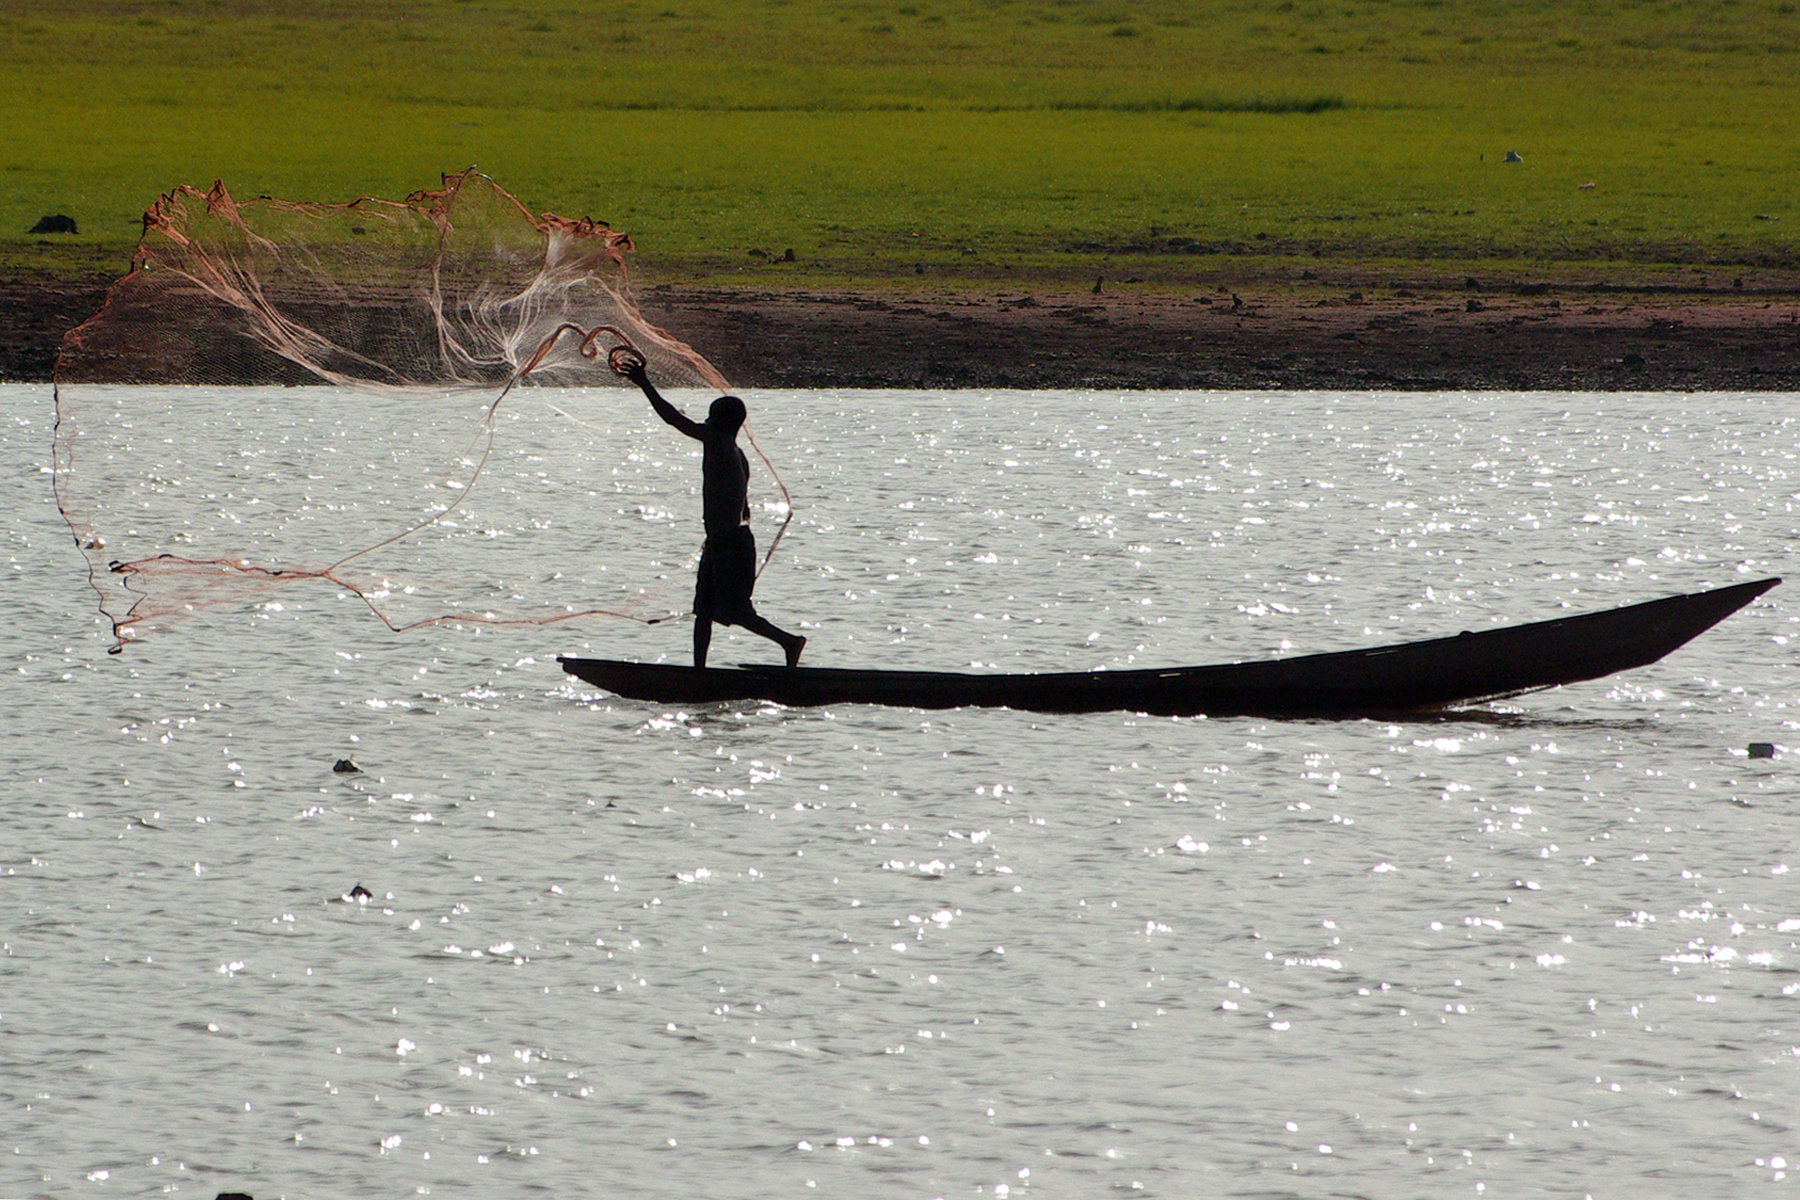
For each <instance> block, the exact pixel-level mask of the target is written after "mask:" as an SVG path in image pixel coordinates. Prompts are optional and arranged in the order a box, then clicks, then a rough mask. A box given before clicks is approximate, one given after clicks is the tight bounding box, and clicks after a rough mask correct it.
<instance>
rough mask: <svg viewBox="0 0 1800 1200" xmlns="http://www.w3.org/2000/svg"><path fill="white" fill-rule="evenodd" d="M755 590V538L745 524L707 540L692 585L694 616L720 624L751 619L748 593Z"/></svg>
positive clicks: (730, 623)
mask: <svg viewBox="0 0 1800 1200" xmlns="http://www.w3.org/2000/svg"><path fill="white" fill-rule="evenodd" d="M755 587H756V538H755V537H754V536H752V535H751V533H750V527H749V526H748V525H739V526H738V527H737V528H736V529H734V530H732V531H731V532H730V533H727V534H723V535H721V536H719V537H710V538H707V539H706V546H705V548H704V549H702V550H701V551H700V576H699V578H698V579H697V580H696V581H695V583H694V616H695V617H696V618H698V619H699V620H702V621H717V622H718V623H719V624H721V625H737V624H741V623H742V622H743V620H744V618H746V617H754V616H755V615H756V609H755V608H754V607H752V606H751V604H750V593H751V591H752V590H754V589H755Z"/></svg>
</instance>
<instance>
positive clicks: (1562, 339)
mask: <svg viewBox="0 0 1800 1200" xmlns="http://www.w3.org/2000/svg"><path fill="white" fill-rule="evenodd" d="M1352 278H1353V277H1352ZM107 282H109V281H107V280H104V279H99V278H87V279H79V280H50V279H35V280H18V281H0V380H3V381H7V382H19V381H31V380H40V381H41V380H47V379H49V378H50V375H51V371H52V370H53V368H54V366H55V361H56V349H57V346H58V345H59V343H60V341H61V338H62V335H63V333H64V332H65V331H66V330H68V329H69V328H71V327H72V326H74V325H76V324H78V323H79V322H80V321H82V320H85V319H86V318H87V317H88V316H90V315H92V314H93V313H94V312H95V311H96V310H97V309H98V308H99V307H100V304H101V302H102V301H103V299H104V297H105V290H106V284H107ZM1055 288H1056V289H1060V290H1052V289H1046V290H1041V291H1037V292H1033V293H1024V292H1018V291H1014V292H986V293H976V292H973V291H967V290H964V291H944V292H941V293H917V294H903V293H900V292H898V291H895V290H875V289H871V290H868V291H829V292H828V291H804V290H791V289H783V290H754V289H725V288H706V287H690V286H681V285H665V286H659V287H654V288H651V289H649V290H648V291H646V292H644V293H642V294H641V295H640V300H641V302H642V305H643V309H644V313H645V315H646V316H647V317H648V318H649V319H650V320H652V321H654V322H656V323H657V324H660V325H663V326H664V327H666V328H667V329H669V330H670V331H672V332H673V333H675V334H676V335H677V336H680V337H682V338H683V339H685V340H687V341H689V342H691V343H692V344H693V345H694V346H695V348H696V349H698V350H700V351H701V353H703V354H705V355H706V356H707V357H708V358H709V359H711V360H712V361H713V362H714V363H715V364H717V365H718V367H719V368H720V369H721V370H722V371H724V372H725V374H726V376H727V377H728V378H730V379H731V380H733V381H734V383H736V384H737V385H739V386H742V387H746V388H750V387H901V388H911V387H932V388H948V387H994V388H1001V387H1006V388H1050V387H1095V388H1335V389H1346V388H1348V389H1370V390H1381V389H1405V390H1444V389H1454V390H1464V389H1468V390H1473V389H1507V390H1521V389H1531V390H1539V389H1542V390H1553V391H1562V390H1578V391H1636V390H1658V391H1661V390H1740V389H1741V390H1757V391H1800V286H1797V285H1796V281H1787V280H1782V281H1770V282H1767V283H1762V284H1760V285H1759V286H1755V287H1751V288H1731V289H1726V290H1714V291H1706V290H1704V289H1689V290H1681V289H1672V288H1667V287H1656V286H1648V285H1643V286H1634V285H1631V284H1617V285H1609V284H1579V285H1577V284H1569V285H1555V286H1552V285H1546V284H1519V283H1516V282H1515V283H1496V284H1491V285H1488V286H1483V285H1482V284H1481V283H1479V282H1474V281H1470V280H1459V281H1454V282H1451V281H1442V282H1440V283H1439V284H1438V285H1437V286H1424V285H1415V286H1410V287H1398V288H1396V287H1381V288H1377V287H1374V286H1370V285H1358V284H1355V283H1348V284H1346V283H1343V282H1338V283H1329V282H1325V281H1308V282H1305V283H1300V284H1296V283H1294V282H1292V281H1279V282H1273V283H1271V284H1269V285H1268V286H1267V287H1258V286H1253V285H1250V284H1246V285H1244V286H1241V287H1239V288H1238V289H1237V291H1236V292H1235V294H1234V293H1233V292H1232V291H1230V290H1227V289H1225V288H1215V289H1213V290H1209V291H1206V292H1202V293H1188V294H1180V295H1178V294H1171V293H1169V292H1168V291H1159V292H1156V293H1145V292H1138V291H1131V290H1126V291H1118V290H1115V289H1113V288H1110V287H1108V286H1106V285H1102V286H1101V290H1100V291H1099V292H1098V293H1096V292H1094V291H1092V290H1091V289H1088V288H1084V289H1080V290H1072V289H1068V288H1067V287H1066V285H1055ZM276 381H277V380H273V379H271V380H252V379H245V380H243V381H242V382H244V383H255V382H276Z"/></svg>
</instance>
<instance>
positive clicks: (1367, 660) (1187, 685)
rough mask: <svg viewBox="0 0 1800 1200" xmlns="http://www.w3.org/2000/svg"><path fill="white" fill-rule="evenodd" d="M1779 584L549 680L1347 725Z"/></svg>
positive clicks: (1462, 699) (588, 661) (1551, 675)
mask: <svg viewBox="0 0 1800 1200" xmlns="http://www.w3.org/2000/svg"><path fill="white" fill-rule="evenodd" d="M1780 582H1781V581H1780V580H1779V579H1760V580H1757V581H1756V582H1754V583H1740V584H1737V585H1735V586H1733V587H1724V588H1716V589H1714V590H1713V591H1710V592H1696V593H1694V594H1693V595H1689V596H1670V597H1669V598H1667V599H1665V600H1652V601H1649V602H1648V603H1645V604H1633V605H1631V606H1629V607H1627V608H1615V609H1612V610H1611V611H1609V612H1600V613H1591V614H1589V615H1587V616H1580V617H1564V618H1562V619H1560V620H1556V621H1539V622H1536V623H1534V624H1531V625H1515V626H1512V627H1510V628H1506V629H1494V630H1489V631H1486V632H1483V633H1463V634H1461V635H1460V636H1458V637H1447V638H1437V639H1435V640H1433V641H1428V642H1408V643H1405V644H1403V645H1398V646H1378V647H1374V648H1371V649H1367V650H1345V651H1341V652H1339V653H1336V654H1309V655H1304V656H1301V657H1296V658H1280V659H1270V660H1267V661H1263V662H1247V663H1228V664H1224V665H1220V666H1211V667H1172V668H1164V669H1162V670H1147V671H1145V670H1131V671H1071V672H1064V673H1058V674H1042V675H1005V674H994V675H972V674H968V673H966V672H960V671H855V670H840V669H836V668H825V667H798V668H793V669H789V668H786V667H775V666H769V667H762V666H743V667H726V668H718V667H709V668H704V669H698V668H694V667H682V666H672V665H667V664H658V663H628V662H614V661H612V660H610V659H601V658H562V659H559V660H558V661H560V662H561V663H562V665H563V670H565V671H567V672H568V673H569V674H571V675H575V676H579V677H580V678H581V679H583V680H586V681H587V682H588V683H591V684H593V685H594V686H595V687H599V688H603V689H604V690H606V691H609V692H614V693H616V694H618V695H621V696H626V697H630V698H632V699H637V700H655V701H659V702H662V703H667V704H707V703H713V702H719V701H732V700H769V701H774V702H775V703H778V704H786V705H790V706H803V705H819V704H891V705H899V706H903V707H908V708H960V707H964V706H970V705H974V706H993V707H1006V708H1017V709H1024V710H1027V711H1031V712H1047V713H1079V712H1106V711H1110V710H1114V709H1125V710H1130V711H1134V712H1144V713H1155V714H1159V715H1165V716H1195V715H1199V714H1201V713H1205V714H1208V715H1210V716H1270V717H1348V716H1357V715H1362V714H1383V713H1402V712H1417V711H1429V710H1432V709H1440V708H1444V707H1447V706H1450V705H1456V704H1468V703H1473V702H1476V701H1481V700H1495V699H1499V698H1501V697H1503V696H1516V695H1518V694H1520V693H1521V692H1530V691H1536V690H1538V689H1540V688H1548V687H1555V686H1557V685H1558V684H1563V683H1575V682H1578V681H1580V680H1583V679H1598V678H1599V677H1601V676H1603V675H1610V674H1612V673H1613V672H1615V671H1623V670H1626V669H1628V668H1631V667H1641V666H1644V665H1645V664H1647V663H1653V662H1655V661H1656V660H1657V659H1659V658H1661V657H1662V656H1663V655H1665V654H1667V653H1669V652H1670V651H1671V650H1674V649H1675V648H1676V647H1677V646H1680V645H1682V644H1683V643H1685V642H1687V641H1688V640H1690V639H1691V638H1694V637H1697V636H1698V635H1700V634H1701V633H1704V632H1705V631H1706V630H1708V629H1710V628H1712V627H1713V626H1714V625H1716V624H1718V623H1719V622H1720V621H1723V620H1724V619H1725V618H1726V617H1728V616H1730V615H1731V614H1732V613H1734V612H1736V611H1737V610H1738V609H1740V608H1742V607H1744V606H1745V605H1746V604H1748V603H1750V601H1752V600H1754V599H1755V598H1756V597H1758V596H1760V595H1762V593H1764V592H1766V591H1768V590H1769V589H1770V588H1772V587H1774V586H1775V585H1776V584H1778V583H1780Z"/></svg>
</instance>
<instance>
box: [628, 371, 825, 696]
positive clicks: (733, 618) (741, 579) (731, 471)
mask: <svg viewBox="0 0 1800 1200" xmlns="http://www.w3.org/2000/svg"><path fill="white" fill-rule="evenodd" d="M610 358H611V362H612V368H613V370H614V371H616V372H617V373H618V374H620V375H622V376H624V377H625V378H626V379H629V380H631V382H633V383H635V384H637V385H638V387H640V388H642V389H643V392H644V395H645V396H646V397H648V398H649V400H650V407H652V408H654V409H655V410H656V415H657V416H659V417H661V418H662V419H663V420H665V421H667V422H668V423H669V424H671V425H673V426H674V427H675V428H676V429H679V430H680V431H681V432H682V433H685V434H687V435H688V436H689V437H691V438H693V439H695V440H696V441H698V442H699V443H700V445H701V446H702V447H703V449H702V450H701V456H700V497H701V506H702V510H703V512H704V514H705V518H706V545H705V547H704V548H703V549H702V550H701V551H700V577H699V579H698V580H697V581H696V583H695V585H694V665H695V666H696V667H704V666H705V665H706V648H707V646H708V645H710V644H711V642H712V627H713V622H714V621H717V622H718V623H719V624H721V625H737V626H740V627H742V628H744V629H748V630H749V631H750V632H751V633H756V634H761V635H762V636H763V637H766V638H768V639H769V640H770V641H772V642H775V643H776V644H778V645H779V646H780V647H781V649H782V650H783V651H784V652H785V653H786V655H787V665H788V666H790V667H791V666H794V665H795V664H796V663H798V662H799V661H800V651H801V650H802V649H803V648H805V646H806V639H805V638H803V637H801V636H800V635H799V634H795V633H787V632H785V631H784V630H780V629H777V628H775V626H774V625H772V624H770V623H769V621H768V620H767V619H766V618H764V617H761V616H758V615H757V612H756V608H755V606H754V605H752V604H751V603H750V593H751V591H752V590H753V589H754V588H755V587H756V539H755V538H754V537H753V536H751V533H750V460H749V459H748V458H746V457H744V452H743V451H742V450H740V449H738V444H737V435H738V430H739V429H740V428H742V427H743V424H744V402H743V401H742V400H739V399H738V398H737V397H736V396H720V397H719V398H718V399H717V400H714V401H713V402H712V408H711V410H710V411H709V412H708V414H707V417H706V421H705V423H704V424H703V423H701V422H699V421H694V420H691V419H689V418H688V417H687V416H686V415H684V414H683V413H682V411H681V410H680V409H678V408H676V407H675V406H674V405H673V404H670V403H669V402H668V401H667V400H664V399H663V398H662V395H661V393H659V392H658V391H657V390H656V387H655V385H654V384H652V383H651V382H650V374H649V372H648V371H647V370H646V369H645V363H644V358H643V356H642V355H641V354H638V353H637V352H636V351H635V350H626V349H623V348H621V349H620V350H615V351H614V352H613V353H612V355H611V356H610Z"/></svg>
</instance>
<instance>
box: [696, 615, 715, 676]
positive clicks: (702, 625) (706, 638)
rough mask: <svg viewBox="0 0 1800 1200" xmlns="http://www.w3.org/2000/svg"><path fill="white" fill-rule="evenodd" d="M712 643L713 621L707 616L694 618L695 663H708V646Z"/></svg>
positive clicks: (699, 664) (698, 665)
mask: <svg viewBox="0 0 1800 1200" xmlns="http://www.w3.org/2000/svg"><path fill="white" fill-rule="evenodd" d="M710 645H712V622H711V621H709V620H707V619H706V618H705V617H695V618H694V665H695V666H696V667H704V666H705V665H706V648H707V647H708V646H710Z"/></svg>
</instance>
